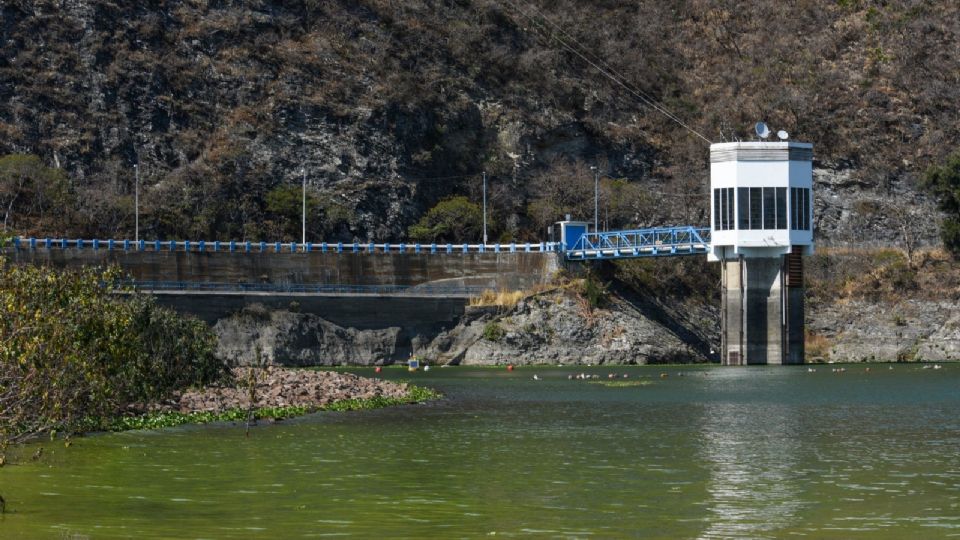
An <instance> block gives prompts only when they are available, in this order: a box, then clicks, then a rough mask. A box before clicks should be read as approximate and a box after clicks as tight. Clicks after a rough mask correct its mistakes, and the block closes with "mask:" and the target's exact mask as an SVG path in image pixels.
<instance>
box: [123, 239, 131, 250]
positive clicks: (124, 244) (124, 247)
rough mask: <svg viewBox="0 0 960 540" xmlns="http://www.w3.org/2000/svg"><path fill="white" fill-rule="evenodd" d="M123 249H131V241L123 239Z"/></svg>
mask: <svg viewBox="0 0 960 540" xmlns="http://www.w3.org/2000/svg"><path fill="white" fill-rule="evenodd" d="M123 250H124V251H130V241H129V240H124V241H123Z"/></svg>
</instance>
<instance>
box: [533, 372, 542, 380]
mask: <svg viewBox="0 0 960 540" xmlns="http://www.w3.org/2000/svg"><path fill="white" fill-rule="evenodd" d="M533 380H535V381H539V380H540V377H537V374H536V373H534V374H533Z"/></svg>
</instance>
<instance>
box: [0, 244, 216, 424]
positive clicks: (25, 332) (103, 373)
mask: <svg viewBox="0 0 960 540" xmlns="http://www.w3.org/2000/svg"><path fill="white" fill-rule="evenodd" d="M119 277H120V275H119V272H118V271H117V270H116V269H108V270H92V269H85V270H82V271H72V272H60V271H56V270H53V269H50V268H46V267H36V266H14V265H9V264H7V263H6V262H5V261H3V259H2V258H0V442H2V441H10V440H12V441H16V440H19V439H22V438H25V437H29V436H31V435H34V434H37V433H43V432H46V431H50V430H54V429H55V430H58V431H66V432H71V431H77V430H80V429H82V428H83V427H84V426H86V425H88V423H89V419H90V418H110V417H112V416H115V415H117V414H119V413H120V412H122V411H124V410H125V409H127V408H128V407H129V406H130V405H131V404H134V403H143V402H149V401H156V400H159V399H163V398H165V397H167V396H169V395H170V394H171V393H172V392H173V391H174V390H177V389H181V388H185V387H188V386H190V385H201V384H205V383H208V382H210V381H212V380H214V379H216V378H218V377H220V376H221V375H222V374H223V373H224V370H225V366H224V364H223V363H222V362H221V361H219V360H217V359H216V358H215V356H214V354H213V350H214V347H215V339H216V338H215V337H214V335H213V333H212V332H211V331H210V329H209V328H208V327H207V326H206V325H205V324H204V323H202V322H201V321H199V320H196V319H193V318H184V317H181V316H179V315H177V314H176V313H174V312H172V311H170V310H167V309H163V308H160V307H158V306H156V304H155V302H154V300H153V299H152V298H150V297H146V296H140V295H137V294H133V293H129V294H117V293H118V292H120V291H117V290H116V289H115V287H114V286H113V285H112V284H113V283H115V282H117V281H118V278H119Z"/></svg>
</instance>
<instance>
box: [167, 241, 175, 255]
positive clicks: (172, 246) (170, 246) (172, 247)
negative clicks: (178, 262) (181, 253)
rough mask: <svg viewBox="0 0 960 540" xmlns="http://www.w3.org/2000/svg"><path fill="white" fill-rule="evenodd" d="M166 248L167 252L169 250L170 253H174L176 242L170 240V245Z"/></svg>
mask: <svg viewBox="0 0 960 540" xmlns="http://www.w3.org/2000/svg"><path fill="white" fill-rule="evenodd" d="M167 247H168V248H169V250H170V252H171V253H172V252H174V251H176V250H177V241H176V240H171V241H170V245H169V246H167Z"/></svg>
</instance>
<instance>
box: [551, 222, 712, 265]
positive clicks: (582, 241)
mask: <svg viewBox="0 0 960 540" xmlns="http://www.w3.org/2000/svg"><path fill="white" fill-rule="evenodd" d="M709 250H710V229H707V228H698V227H691V226H679V227H656V228H651V229H635V230H629V231H603V232H592V233H586V234H584V235H583V236H581V237H580V238H579V239H578V240H577V242H576V243H575V244H574V245H573V247H569V248H567V249H566V250H565V251H564V253H565V255H566V258H567V259H568V260H588V259H618V258H632V257H658V256H660V257H662V256H672V255H694V254H704V253H706V252H708V251H709Z"/></svg>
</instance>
